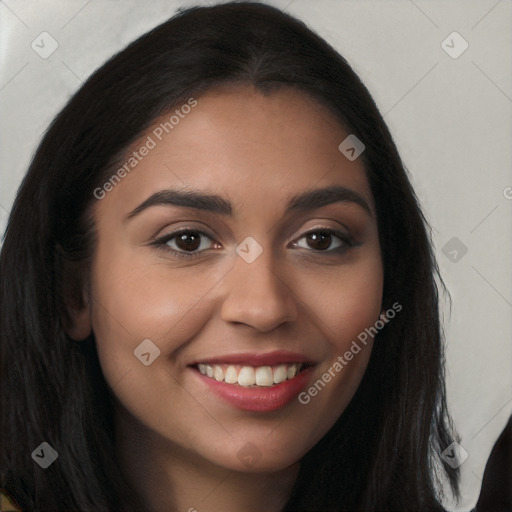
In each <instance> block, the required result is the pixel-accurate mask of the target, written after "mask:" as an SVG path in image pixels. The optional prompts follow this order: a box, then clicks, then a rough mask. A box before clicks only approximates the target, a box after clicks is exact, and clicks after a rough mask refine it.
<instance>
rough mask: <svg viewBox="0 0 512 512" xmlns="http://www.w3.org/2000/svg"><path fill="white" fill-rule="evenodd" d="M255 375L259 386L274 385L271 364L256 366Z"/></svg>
mask: <svg viewBox="0 0 512 512" xmlns="http://www.w3.org/2000/svg"><path fill="white" fill-rule="evenodd" d="M255 376H256V384H257V385H258V386H272V384H274V379H273V378H272V368H271V367H270V366H259V367H258V368H256V372H255Z"/></svg>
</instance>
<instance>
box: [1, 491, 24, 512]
mask: <svg viewBox="0 0 512 512" xmlns="http://www.w3.org/2000/svg"><path fill="white" fill-rule="evenodd" d="M0 511H1V512H21V508H19V506H18V505H17V503H16V501H15V500H14V498H13V497H12V496H11V495H10V494H9V493H8V492H7V491H6V490H5V489H0Z"/></svg>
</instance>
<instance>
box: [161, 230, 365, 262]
mask: <svg viewBox="0 0 512 512" xmlns="http://www.w3.org/2000/svg"><path fill="white" fill-rule="evenodd" d="M183 233H192V234H198V235H202V236H205V237H207V238H210V239H212V240H213V237H212V236H211V235H210V234H209V233H207V232H206V231H203V230H201V229H190V228H185V229H180V230H178V231H174V232H172V233H169V234H168V235H164V236H162V237H160V238H157V239H156V240H154V241H153V242H152V244H151V245H155V246H157V247H158V248H160V249H162V250H164V251H170V252H172V253H173V254H174V255H175V256H177V257H178V258H186V259H193V258H196V257H198V256H200V255H201V253H202V252H203V251H198V252H186V251H176V250H175V249H171V248H170V247H169V246H167V243H168V242H169V241H170V240H172V239H173V238H176V237H177V236H179V235H181V234H183ZM312 233H317V234H318V233H323V234H328V235H334V236H336V237H337V238H339V239H340V240H341V242H343V245H342V246H341V247H337V248H335V249H328V250H324V251H321V250H317V251H315V250H314V249H310V250H311V251H312V252H314V253H316V254H319V253H326V254H329V255H332V254H342V253H344V252H345V251H346V250H347V249H349V248H350V247H354V246H355V245H357V244H356V243H354V241H353V240H352V239H351V238H350V237H349V236H347V235H346V234H345V233H342V232H341V231H337V230H335V229H328V228H315V229H312V230H310V231H307V232H306V233H304V234H303V235H302V236H301V237H300V238H298V239H297V240H302V239H303V238H305V237H306V236H308V235H310V234H312ZM294 243H296V242H294ZM299 248H300V249H303V247H299Z"/></svg>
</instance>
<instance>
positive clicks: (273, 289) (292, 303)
mask: <svg viewBox="0 0 512 512" xmlns="http://www.w3.org/2000/svg"><path fill="white" fill-rule="evenodd" d="M270 252H271V251H263V253H262V254H261V255H260V256H259V257H258V258H257V259H256V260H255V261H253V262H252V263H247V262H246V261H244V260H243V259H242V258H240V257H237V258H236V260H235V264H234V267H233V268H232V270H231V271H230V272H229V273H228V274H227V275H226V277H225V279H224V283H223V285H224V290H223V296H224V300H223V303H222V307H221V318H222V319H223V320H224V321H225V322H231V323H240V324H246V325H249V326H251V327H253V328H255V329H257V330H259V331H261V332H270V331H272V330H274V329H275V328H276V327H278V326H280V325H281V324H283V323H286V322H293V321H294V320H296V319H297V313H298V308H297V298H296V297H295V295H294V293H293V291H292V290H291V289H290V287H289V286H288V283H287V282H286V280H285V279H284V276H282V275H279V273H278V271H277V270H276V266H275V265H273V263H272V261H271V259H272V256H271V254H270Z"/></svg>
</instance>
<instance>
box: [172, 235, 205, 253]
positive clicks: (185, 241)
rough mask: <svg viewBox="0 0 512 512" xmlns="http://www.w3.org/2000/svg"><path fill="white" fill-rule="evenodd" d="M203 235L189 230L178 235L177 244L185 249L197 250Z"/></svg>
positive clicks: (179, 247)
mask: <svg viewBox="0 0 512 512" xmlns="http://www.w3.org/2000/svg"><path fill="white" fill-rule="evenodd" d="M201 236H202V235H200V234H199V233H194V232H193V231H187V232H185V233H181V234H180V235H178V236H176V237H175V238H176V246H177V247H178V249H182V250H183V251H195V250H196V249H197V248H198V247H199V245H200V244H201Z"/></svg>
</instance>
